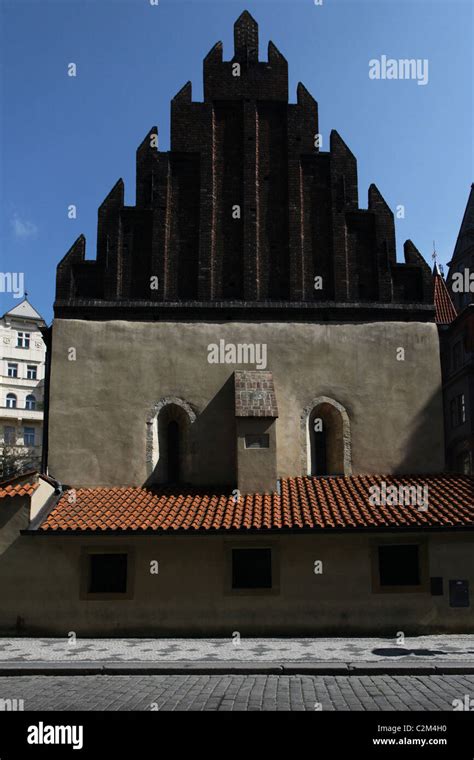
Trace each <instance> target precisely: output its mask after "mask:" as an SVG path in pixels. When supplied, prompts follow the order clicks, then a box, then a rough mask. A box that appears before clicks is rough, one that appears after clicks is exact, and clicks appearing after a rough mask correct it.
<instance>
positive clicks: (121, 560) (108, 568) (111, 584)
mask: <svg viewBox="0 0 474 760" xmlns="http://www.w3.org/2000/svg"><path fill="white" fill-rule="evenodd" d="M88 591H89V593H90V594H125V593H126V591H127V555H126V554H90V555H89V587H88Z"/></svg>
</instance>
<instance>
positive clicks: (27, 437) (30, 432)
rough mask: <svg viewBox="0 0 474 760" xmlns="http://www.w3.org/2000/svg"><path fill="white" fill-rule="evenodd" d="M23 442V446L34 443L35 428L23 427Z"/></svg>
mask: <svg viewBox="0 0 474 760" xmlns="http://www.w3.org/2000/svg"><path fill="white" fill-rule="evenodd" d="M23 443H24V445H25V446H34V445H35V429H34V428H32V427H25V428H23Z"/></svg>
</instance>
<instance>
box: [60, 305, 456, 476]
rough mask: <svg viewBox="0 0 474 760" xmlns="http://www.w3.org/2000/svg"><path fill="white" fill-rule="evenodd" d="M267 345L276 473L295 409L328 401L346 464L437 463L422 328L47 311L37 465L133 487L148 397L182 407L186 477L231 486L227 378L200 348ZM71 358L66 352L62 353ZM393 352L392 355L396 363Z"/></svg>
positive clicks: (290, 455) (431, 347)
mask: <svg viewBox="0 0 474 760" xmlns="http://www.w3.org/2000/svg"><path fill="white" fill-rule="evenodd" d="M220 339H224V340H225V341H226V342H232V343H235V344H237V343H265V344H267V355H268V364H267V369H270V370H272V372H273V375H274V382H275V390H276V395H277V401H278V407H279V413H280V416H279V419H278V420H277V422H276V435H277V471H278V476H279V477H287V476H295V475H301V474H306V473H304V472H303V464H302V461H303V451H302V440H305V436H302V433H301V419H300V418H301V415H302V412H303V409H304V408H305V407H307V405H308V404H310V403H311V401H312V400H313V399H315V398H317V397H321V396H327V397H330V398H333V399H335V400H336V401H337V402H339V403H340V404H342V406H343V407H344V408H345V409H346V410H347V413H348V415H349V419H350V426H351V444H352V471H353V473H356V474H357V473H394V472H404V473H429V472H439V471H441V470H442V469H443V465H444V454H443V440H442V400H441V393H440V387H441V376H440V364H439V348H438V336H437V328H436V325H434V324H425V323H415V322H414V323H406V322H403V323H398V322H397V323H395V322H384V323H382V322H378V323H370V324H369V323H367V324H332V323H331V324H306V323H302V324H289V323H265V324H257V323H222V324H221V323H167V322H146V323H145V322H126V321H104V322H93V321H81V320H61V319H60V320H56V321H55V322H54V326H53V360H52V376H51V413H50V414H51V416H50V455H49V471H50V473H51V474H52V475H53V476H54V477H55V478H57V479H59V480H60V481H61V482H63V483H66V484H68V485H71V486H76V487H79V486H94V485H103V486H112V485H142V484H143V483H144V482H145V481H146V479H147V468H146V419H147V416H148V414H149V411H150V409H151V408H152V407H153V405H154V404H156V403H157V402H158V401H160V399H162V398H164V397H167V396H177V397H180V398H182V399H184V400H185V401H187V402H188V403H189V404H190V405H191V406H192V407H193V409H194V410H195V412H196V414H197V419H196V421H195V422H193V423H192V425H191V427H190V439H189V440H190V447H191V452H190V453H191V465H190V470H189V475H190V480H191V482H193V483H196V484H201V485H208V484H213V485H221V484H222V485H232V486H235V484H236V474H235V440H234V439H235V421H234V404H233V383H232V373H233V371H234V370H235V369H239V368H240V369H246V368H247V369H255V366H254V365H228V364H209V363H208V361H207V357H208V348H207V347H208V345H209V344H211V343H218V342H219V340H220ZM71 348H73V349H75V352H76V360H75V361H69V360H68V355H69V356H70V355H71V352H70V351H69V349H71ZM399 348H403V349H404V351H405V360H404V361H397V349H399Z"/></svg>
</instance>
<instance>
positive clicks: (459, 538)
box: [0, 524, 474, 640]
mask: <svg viewBox="0 0 474 760" xmlns="http://www.w3.org/2000/svg"><path fill="white" fill-rule="evenodd" d="M15 528H16V535H17V536H18V532H17V531H18V525H17V524H16V525H15ZM387 540H388V541H390V542H397V541H401V542H404V541H407V540H409V541H413V540H419V541H421V542H425V543H426V548H427V551H426V556H427V560H426V567H425V569H424V573H423V582H424V587H423V590H422V591H417V592H413V593H407V592H403V593H388V592H386V593H376V592H375V591H374V580H373V566H372V560H371V556H372V554H371V550H372V547H373V546H377V544H378V542H379V541H380V542H382V541H387ZM239 546H244V547H249V546H261V547H269V546H270V547H272V548H273V549H274V558H275V565H274V586H275V588H274V589H273V590H272V591H271V592H235V591H232V590H231V589H230V563H229V552H230V550H231V548H232V547H239ZM111 548H113V549H115V550H116V551H128V552H130V556H131V559H130V577H131V586H130V595H129V598H128V599H120V600H110V599H109V600H104V599H94V600H88V599H83V598H81V583H82V581H81V566H82V565H81V562H82V560H81V557H82V556H83V553H84V552H85V551H87V550H90V549H95V550H97V549H100V550H104V549H105V550H110V549H111ZM473 549H474V537H473V534H472V533H451V534H449V533H445V534H439V533H436V534H434V533H433V534H430V535H427V534H423V535H422V534H419V535H417V534H414V533H409V534H408V533H407V534H406V535H403V534H387V533H385V534H378V535H373V534H370V535H368V534H360V533H359V534H353V535H348V534H333V535H327V534H325V535H322V534H319V535H280V536H278V535H275V534H272V535H266V536H265V535H260V536H221V535H214V536H192V537H191V536H185V537H175V536H161V537H154V536H148V537H127V536H123V537H109V538H107V539H105V538H104V537H100V536H99V537H82V538H81V537H77V536H71V537H67V538H61V537H56V536H35V537H28V536H22V537H18V538H16V540H15V541H14V542H13V543H12V542H9V541H6V542H4V543H3V544H2V552H1V554H0V577H1V578H3V579H8V582H4V583H2V584H1V586H0V632H11V631H12V630H15V626H16V623H17V620H18V619H19V618H20V619H21V630H22V631H23V632H26V633H44V634H51V635H57V636H64V637H65V638H66V637H67V634H68V632H69V631H76V633H77V634H78V635H112V636H113V635H119V634H121V635H127V634H128V635H132V634H136V635H145V634H146V635H151V636H153V635H196V636H198V635H211V634H215V635H222V636H229V638H230V637H231V636H232V633H233V631H240V633H241V634H242V635H308V636H310V635H322V634H326V633H327V634H329V633H339V634H340V635H344V634H361V635H376V634H383V635H387V636H389V637H393V639H394V640H395V637H396V634H397V632H398V631H403V632H404V633H406V634H409V633H428V632H442V631H458V632H464V633H472V632H473V630H474V605H473V598H472V595H473V593H474V563H473V560H472V557H473ZM153 560H157V561H158V562H159V573H158V575H153V574H151V573H150V562H152V561H153ZM315 560H320V561H322V563H323V572H322V574H320V575H316V574H315V573H314V562H315ZM430 576H442V577H443V578H444V595H443V596H439V597H436V596H431V594H430V591H429V577H430ZM449 579H463V580H468V581H469V582H470V590H471V606H470V607H469V608H450V607H449V598H448V581H449Z"/></svg>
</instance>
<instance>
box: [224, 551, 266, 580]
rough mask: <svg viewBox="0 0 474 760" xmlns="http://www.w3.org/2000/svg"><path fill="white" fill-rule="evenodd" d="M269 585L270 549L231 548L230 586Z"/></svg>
mask: <svg viewBox="0 0 474 760" xmlns="http://www.w3.org/2000/svg"><path fill="white" fill-rule="evenodd" d="M271 587H272V550H271V549H232V588H235V589H245V588H249V589H251V588H253V589H258V588H271Z"/></svg>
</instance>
